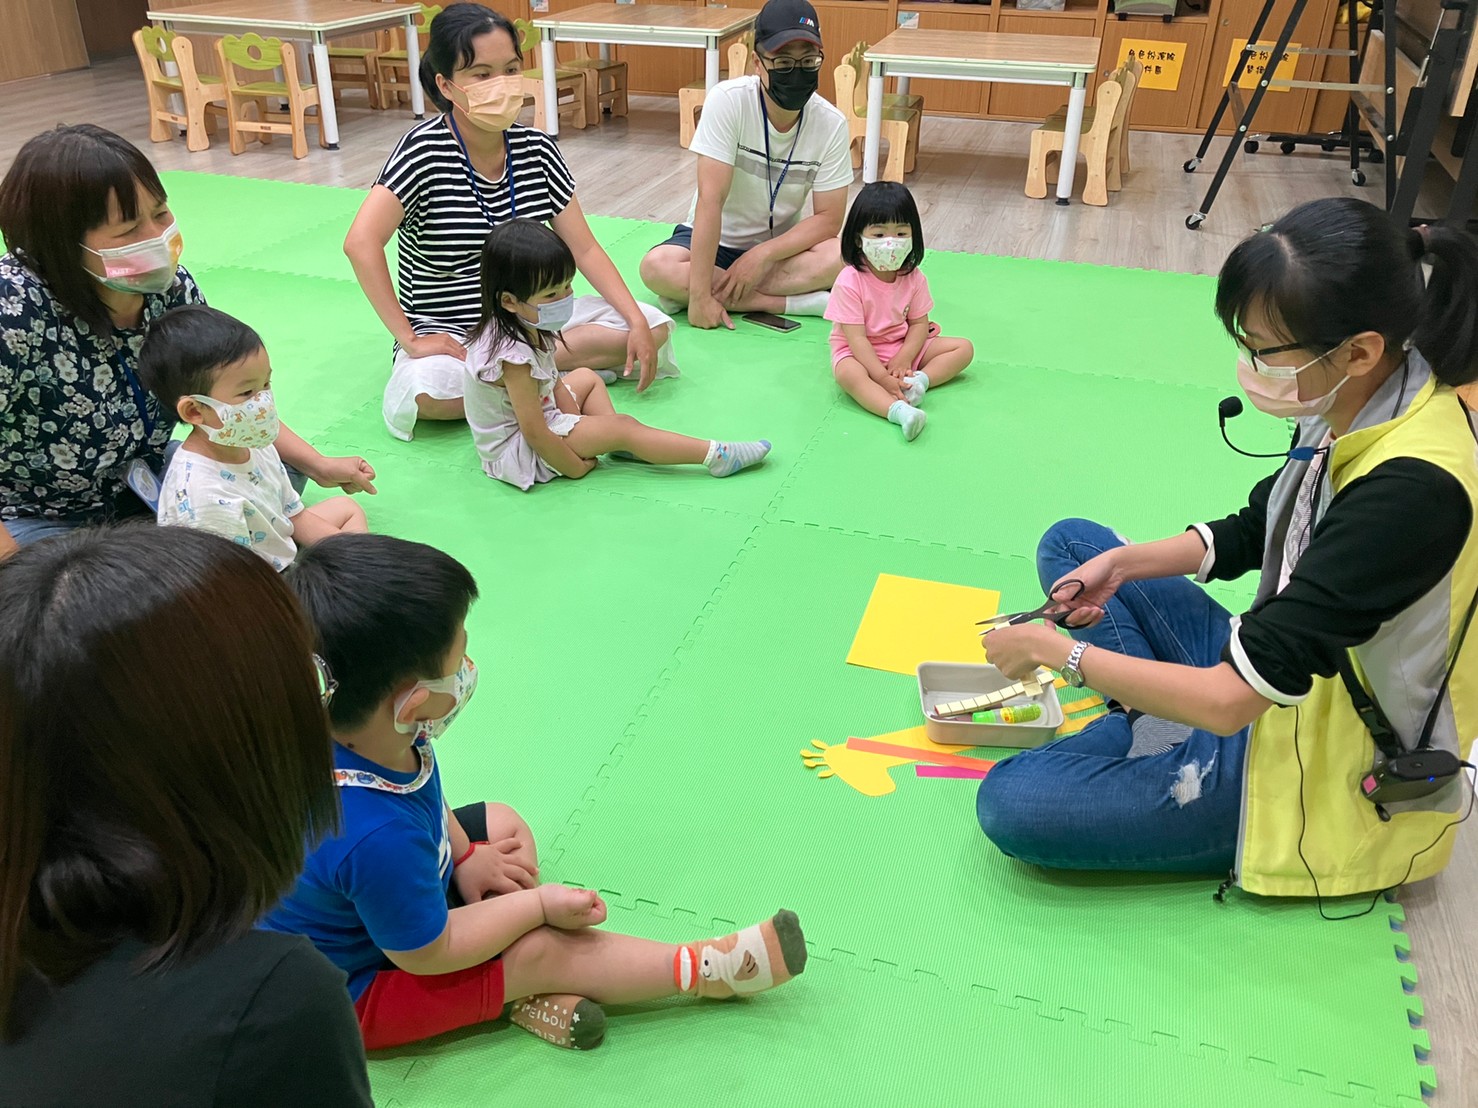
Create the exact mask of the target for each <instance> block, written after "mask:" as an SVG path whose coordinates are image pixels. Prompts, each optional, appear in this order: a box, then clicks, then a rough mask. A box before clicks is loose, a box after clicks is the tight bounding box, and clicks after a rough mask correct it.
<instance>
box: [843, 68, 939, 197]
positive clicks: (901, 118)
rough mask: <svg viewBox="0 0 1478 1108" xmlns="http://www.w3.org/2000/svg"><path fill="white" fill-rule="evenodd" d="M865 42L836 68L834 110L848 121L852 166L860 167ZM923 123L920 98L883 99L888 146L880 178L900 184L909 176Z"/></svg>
mask: <svg viewBox="0 0 1478 1108" xmlns="http://www.w3.org/2000/svg"><path fill="white" fill-rule="evenodd" d="M867 49H868V45H867V43H865V42H859V43H858V44H857V45H856V46H854V47H852V52H851V53H850V54H848V55H847V58H846V60H845V61H843V62H842V64H841V65H839V66H837V67H836V72H835V74H834V80H835V81H836V97H837V107H838V108H840V109H841V112H842V115H844V116H846V118H847V137H848V139H849V141H850V143H851V148H852V165H853V166H854V167H855V166H859V165H861V164H862V149H863V146H862V144H863V143H864V142H865V141H866V139H867V80H866V77H867V73H868V70H869V69H870V68H871V66H870V65H869V64H868V61H867V58H866V57H864V55H865V54H866V52H867ZM923 121H924V98H923V97H922V96H912V95H907V96H905V95H902V94H899V93H893V94H891V95H886V96H884V97H883V128H882V132H883V141H884V142H886V143H887V144H888V161H887V163H886V164H885V165H884V166H883V168H882V171H881V173H880V174H879V176H880V178H881V179H882V180H884V181H898V182H902V180H903V175H904V174H905V173H912V172H913V171H914V165H915V164H916V163H917V161H918V156H919V131H920V129H921V128H922V125H923Z"/></svg>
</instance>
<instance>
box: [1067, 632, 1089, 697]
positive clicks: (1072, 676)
mask: <svg viewBox="0 0 1478 1108" xmlns="http://www.w3.org/2000/svg"><path fill="white" fill-rule="evenodd" d="M1088 646H1089V644H1088V643H1086V642H1083V641H1082V640H1079V641H1078V642H1075V643H1073V648H1072V650H1071V652H1069V654H1068V656H1067V661H1065V662H1063V663H1062V679H1063V680H1064V681H1066V682H1067V683H1068V684H1069V685H1071V686H1072V687H1073V688H1075V689H1081V688H1082V687H1083V671H1082V670H1081V669H1079V668H1078V666H1079V665H1080V664H1081V663H1082V661H1083V651H1085V650H1087V649H1088Z"/></svg>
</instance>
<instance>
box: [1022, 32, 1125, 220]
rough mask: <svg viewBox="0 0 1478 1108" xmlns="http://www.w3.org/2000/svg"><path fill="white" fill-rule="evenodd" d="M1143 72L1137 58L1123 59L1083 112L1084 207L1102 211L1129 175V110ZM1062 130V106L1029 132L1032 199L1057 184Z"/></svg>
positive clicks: (1028, 191) (1028, 185)
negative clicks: (1086, 167) (1093, 206)
mask: <svg viewBox="0 0 1478 1108" xmlns="http://www.w3.org/2000/svg"><path fill="white" fill-rule="evenodd" d="M1143 71H1144V66H1143V65H1142V64H1141V63H1140V61H1139V59H1138V58H1131V59H1129V60H1128V61H1126V62H1125V63H1124V64H1123V65H1122V66H1120V67H1119V68H1118V69H1116V70H1114V72H1113V74H1112V75H1110V76H1109V77H1107V78H1105V79H1104V81H1103V82H1102V83H1101V84H1100V85H1099V86H1098V95H1097V97H1096V103H1095V105H1094V106H1093V107H1091V108H1087V109H1085V110H1084V112H1083V128H1082V137H1081V139H1080V140H1079V143H1078V153H1079V154H1081V155H1082V156H1083V158H1084V160H1085V161H1086V162H1087V166H1088V176H1087V179H1086V180H1085V181H1084V182H1083V203H1085V204H1093V205H1096V206H1097V207H1104V206H1105V205H1107V204H1108V194H1109V193H1110V192H1119V191H1120V190H1121V189H1122V188H1123V187H1124V174H1125V173H1127V172H1128V171H1129V109H1130V107H1131V106H1132V105H1133V103H1134V90H1135V89H1136V88H1138V86H1139V75H1140V74H1141V73H1142V72H1143ZM1066 131H1067V108H1065V107H1064V108H1061V109H1059V110H1058V111H1056V112H1054V113H1053V114H1052V115H1050V116H1048V117H1047V120H1046V122H1044V123H1043V124H1042V125H1041V126H1040V127H1038V128H1037V129H1036V130H1035V131H1033V132H1032V146H1031V160H1030V162H1029V163H1028V166H1027V171H1026V194H1027V195H1028V196H1030V197H1032V198H1033V199H1034V200H1041V199H1042V198H1043V197H1045V196H1046V195H1047V186H1048V184H1049V183H1051V182H1054V181H1056V180H1057V172H1058V170H1059V169H1060V166H1059V165H1058V163H1059V162H1060V161H1061V159H1062V140H1063V135H1064V134H1065V132H1066Z"/></svg>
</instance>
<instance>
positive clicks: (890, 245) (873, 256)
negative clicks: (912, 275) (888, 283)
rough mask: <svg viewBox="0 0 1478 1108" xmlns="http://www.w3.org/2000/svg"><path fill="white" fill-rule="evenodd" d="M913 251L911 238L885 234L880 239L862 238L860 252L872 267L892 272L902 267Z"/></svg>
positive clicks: (884, 271)
mask: <svg viewBox="0 0 1478 1108" xmlns="http://www.w3.org/2000/svg"><path fill="white" fill-rule="evenodd" d="M911 253H913V239H912V238H905V237H904V236H901V235H886V236H884V237H883V238H880V239H869V238H865V239H863V240H862V254H863V256H864V257H866V258H867V260H868V261H869V262H871V263H872V267H873V268H874V269H877V270H881V271H882V272H883V273H893V272H896V271H897V270H900V269H902V268H903V263H904V262H906V261H908V256H909V254H911Z"/></svg>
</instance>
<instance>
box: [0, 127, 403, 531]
mask: <svg viewBox="0 0 1478 1108" xmlns="http://www.w3.org/2000/svg"><path fill="white" fill-rule="evenodd" d="M0 235H3V236H4V238H5V243H6V245H7V247H8V248H9V250H10V253H8V254H5V255H4V256H3V257H0V526H3V528H5V529H8V531H9V535H8V536H7V537H6V539H4V540H0V550H3V547H4V546H5V545H9V543H10V540H12V539H13V540H14V541H15V542H19V543H27V542H31V541H34V540H35V539H39V538H45V537H46V536H48V535H53V534H58V533H61V532H64V531H68V530H71V529H72V528H75V527H80V526H82V525H83V524H86V523H94V522H99V521H102V520H110V519H117V518H121V517H125V516H132V515H142V514H144V513H146V512H150V511H151V510H152V505H150V504H148V503H147V501H148V500H149V499H150V498H152V497H153V496H155V495H157V476H158V474H159V471H160V469H161V468H162V463H163V461H164V452H165V446H166V444H167V443H168V442H169V438H170V432H171V431H172V430H173V428H174V420H173V419H172V418H171V417H168V416H166V414H165V413H164V412H163V411H162V409H160V407H159V403H158V401H157V400H155V399H154V398H153V397H151V396H149V395H148V394H147V393H146V391H145V390H144V388H143V387H142V386H141V385H140V384H139V380H138V375H137V372H136V368H137V361H138V354H139V347H140V346H141V345H142V343H143V341H144V332H145V330H147V328H148V325H149V323H150V322H152V321H153V320H155V319H157V318H158V317H159V316H161V315H163V314H164V313H165V312H166V311H168V310H169V309H170V308H174V307H178V306H179V305H181V304H202V303H204V302H205V298H204V297H203V296H202V295H201V294H200V290H199V289H198V288H197V287H196V285H195V281H194V279H193V278H192V277H191V276H190V273H189V271H188V270H187V269H185V268H184V267H183V266H181V265H180V264H179V259H180V251H181V250H182V249H183V239H182V237H181V234H180V231H179V229H178V228H177V227H176V226H175V220H174V215H173V214H172V213H171V212H170V209H169V200H168V197H167V196H166V195H165V191H164V185H163V184H162V183H161V182H160V180H159V175H158V174H157V173H156V172H155V171H154V167H153V166H152V165H151V164H149V159H148V158H146V157H144V155H143V154H142V153H141V152H140V151H139V149H138V148H137V147H135V146H134V145H133V144H132V143H130V142H128V140H126V139H123V138H120V137H119V136H118V135H115V134H113V132H111V131H106V130H104V129H103V128H101V127H94V126H92V125H90V124H79V125H78V126H75V127H57V128H55V129H54V130H50V131H43V132H42V133H41V134H39V135H37V136H35V137H34V138H32V139H31V140H30V141H28V142H27V143H26V144H25V145H24V146H22V147H21V149H20V153H19V154H17V155H16V158H15V162H14V164H12V165H11V167H10V171H9V172H8V173H6V175H5V179H4V181H3V182H0ZM278 449H279V451H280V453H281V454H282V459H283V461H284V462H286V463H287V464H288V465H290V466H292V467H294V468H295V469H297V470H298V471H299V472H300V473H302V474H306V475H307V476H309V477H311V478H312V479H313V480H314V481H316V482H317V483H318V484H320V485H323V486H325V487H326V488H342V489H344V490H345V491H346V492H359V491H367V492H373V491H374V486H373V485H372V484H371V482H372V481H373V480H374V476H375V474H374V470H373V469H371V468H370V466H369V464H368V463H367V462H365V460H364V459H363V458H357V457H348V458H325V457H324V456H323V455H322V454H320V453H319V452H318V451H316V450H314V449H313V447H312V446H310V445H309V444H308V443H306V442H304V441H303V440H302V439H301V438H299V437H298V436H297V435H295V434H293V433H292V432H291V431H288V430H287V429H286V428H284V429H283V434H282V436H281V438H280V439H279V440H278Z"/></svg>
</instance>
